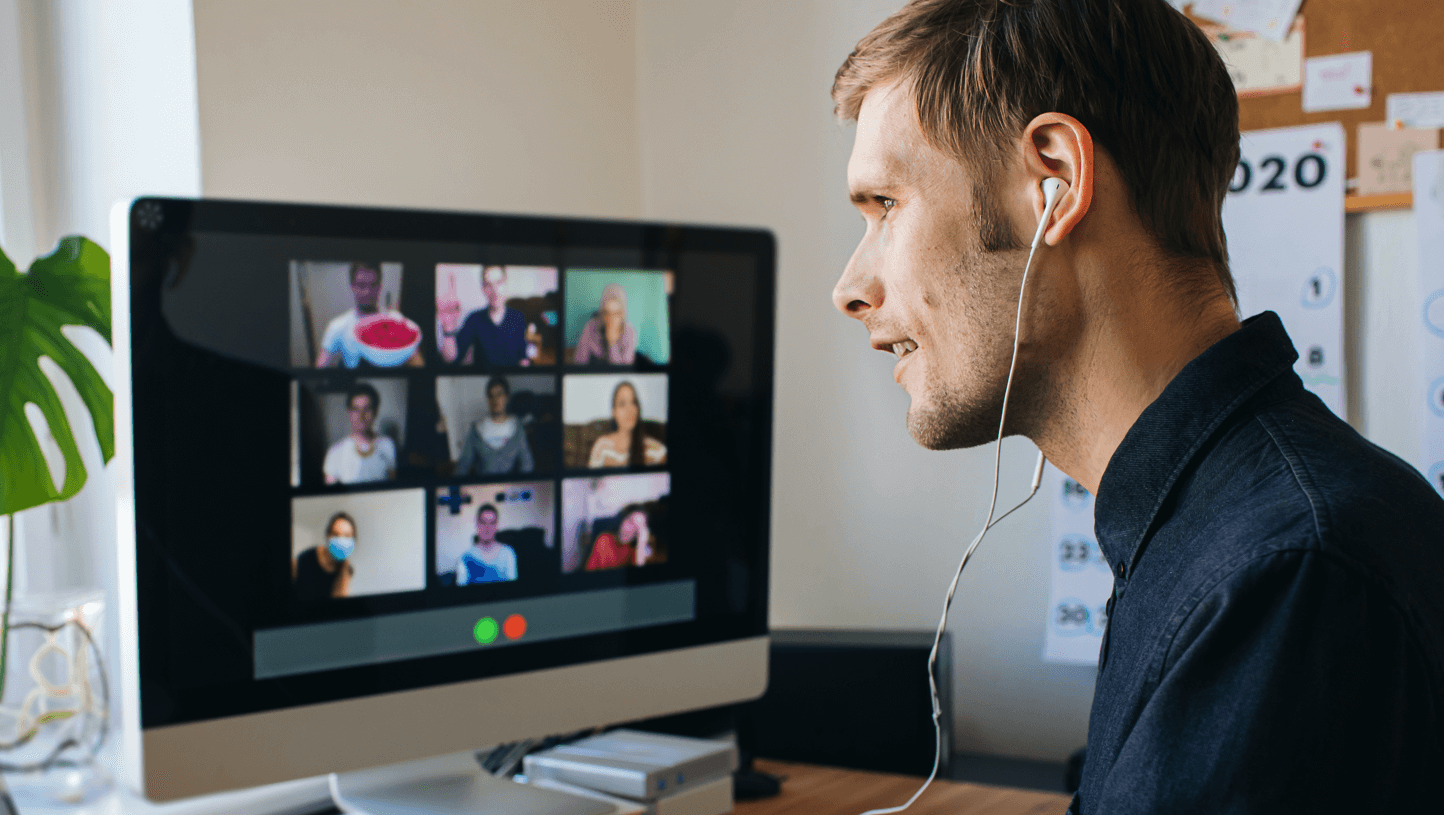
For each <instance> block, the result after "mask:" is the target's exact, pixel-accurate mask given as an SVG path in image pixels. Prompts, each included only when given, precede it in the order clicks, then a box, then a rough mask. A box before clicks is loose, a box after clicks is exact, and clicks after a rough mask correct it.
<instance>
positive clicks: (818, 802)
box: [736, 759, 1069, 815]
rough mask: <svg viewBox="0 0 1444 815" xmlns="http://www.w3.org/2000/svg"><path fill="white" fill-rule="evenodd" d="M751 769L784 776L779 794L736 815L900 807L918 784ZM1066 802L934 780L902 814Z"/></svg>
mask: <svg viewBox="0 0 1444 815" xmlns="http://www.w3.org/2000/svg"><path fill="white" fill-rule="evenodd" d="M755 766H756V768H757V769H758V770H761V771H762V772H765V773H772V774H773V775H785V776H787V780H786V781H783V782H782V794H781V795H778V796H776V797H774V798H763V799H762V800H760V801H741V802H738V804H737V809H736V815H859V813H861V812H863V811H865V810H869V809H876V808H881V807H891V806H897V805H899V804H901V803H903V802H904V801H906V800H907V799H908V798H910V797H912V794H913V793H914V792H916V791H917V788H918V785H919V784H921V783H922V779H921V778H916V777H913V776H910V775H890V774H888V773H873V772H864V771H862V770H844V769H839V768H836V767H819V766H817V765H814V764H792V763H788V762H782V761H768V760H766V759H758V760H757V762H756V763H755ZM1068 800H1069V797H1068V796H1067V795H1064V794H1062V793H1052V792H1035V791H1033V790H1019V789H1011V788H1008V787H989V786H984V785H982V784H964V783H961V782H958V781H942V780H936V781H933V784H932V786H931V787H928V791H927V792H925V793H923V797H921V798H919V799H918V801H917V803H915V804H913V805H912V807H910V808H909V809H908V810H907V812H906V813H904V815H1045V813H1046V815H1062V813H1063V812H1064V810H1066V809H1067V808H1068Z"/></svg>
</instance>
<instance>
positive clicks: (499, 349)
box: [436, 263, 560, 368]
mask: <svg viewBox="0 0 1444 815" xmlns="http://www.w3.org/2000/svg"><path fill="white" fill-rule="evenodd" d="M557 280H558V273H557V270H556V268H555V267H550V266H482V265H480V264H471V263H438V264H436V348H437V351H438V352H440V354H441V358H442V359H443V360H445V361H446V362H448V363H452V364H458V365H476V366H480V367H483V368H512V367H516V366H520V365H555V364H556V361H557V327H558V326H557V324H558V323H559V322H560V314H559V301H558V292H557Z"/></svg>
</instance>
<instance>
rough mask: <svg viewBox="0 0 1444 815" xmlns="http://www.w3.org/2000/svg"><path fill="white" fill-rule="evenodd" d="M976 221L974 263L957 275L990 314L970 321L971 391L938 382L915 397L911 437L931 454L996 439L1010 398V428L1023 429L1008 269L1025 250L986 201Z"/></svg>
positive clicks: (979, 193) (982, 197)
mask: <svg viewBox="0 0 1444 815" xmlns="http://www.w3.org/2000/svg"><path fill="white" fill-rule="evenodd" d="M974 196H975V197H974V200H975V201H983V202H986V201H988V200H990V196H989V194H988V193H987V192H986V191H985V190H983V189H979V190H975V191H974ZM976 217H977V221H976V226H977V236H976V238H975V239H974V241H973V243H972V247H971V249H972V252H971V259H970V260H971V262H970V263H960V264H959V267H958V269H957V272H956V274H957V275H958V278H959V280H963V281H972V282H973V285H971V286H969V288H971V289H972V291H970V292H968V294H967V300H968V302H972V303H985V304H988V305H987V306H985V308H986V309H989V310H988V311H982V312H979V311H974V312H972V319H969V320H968V323H969V325H968V330H967V333H968V335H969V336H971V337H972V338H973V340H972V342H971V343H970V345H971V346H972V352H973V360H972V361H973V364H972V365H971V366H969V367H970V368H971V369H972V370H970V371H968V372H967V374H966V377H965V380H964V381H965V382H967V383H968V385H967V390H966V391H964V390H962V389H960V388H958V387H955V386H954V385H952V384H950V383H947V382H943V381H940V380H934V381H933V382H930V383H928V384H927V385H926V387H927V390H926V392H925V394H924V398H923V399H922V400H916V399H915V400H914V404H913V405H912V406H911V407H909V408H908V414H907V427H908V433H909V434H910V435H911V436H912V437H913V440H914V441H916V442H917V443H918V444H920V445H922V446H923V447H925V448H927V449H929V450H958V449H963V448H968V447H978V446H980V445H984V444H987V443H989V442H991V441H994V440H995V439H997V438H998V431H999V423H1000V422H1001V421H1002V418H1003V402H1004V399H1005V394H1006V399H1007V401H1008V402H1009V403H1010V404H1011V405H1012V406H1013V410H1012V411H1011V412H1010V413H1011V419H1010V421H1009V422H1008V424H1009V426H1010V427H1009V428H1005V430H1011V429H1012V428H1016V427H1017V426H1018V421H1017V420H1018V418H1020V417H1019V414H1018V407H1017V405H1018V402H1019V400H1020V399H1023V400H1025V401H1026V399H1025V397H1024V396H1023V394H1021V393H1020V392H1019V391H1020V387H1019V383H1018V381H1017V380H1016V378H1015V380H1014V382H1013V391H1012V393H1011V394H1007V387H1008V369H1009V367H1010V366H1011V363H1012V355H1013V343H1014V336H1013V331H1014V328H1015V326H1016V322H1015V319H1016V316H1017V311H1016V310H1017V308H1018V292H1017V290H1016V289H1013V288H1012V286H1013V283H1012V282H1011V281H1012V280H1013V278H1012V277H1011V276H1010V275H1009V274H1008V271H1009V270H1010V269H1011V268H1012V266H1013V265H1014V261H1015V258H1016V256H1017V254H1018V253H1019V252H1020V251H1022V250H1024V249H1026V246H1025V245H1023V244H1022V243H1020V242H1019V241H1018V239H1017V237H1016V236H1015V235H1012V234H1011V232H1010V231H1009V229H1008V225H1007V221H1006V220H1005V219H1004V218H1003V217H1002V215H1001V214H1000V213H998V212H997V211H996V210H994V209H993V208H992V207H991V206H989V205H987V204H986V203H985V204H983V205H982V206H980V207H979V210H978V212H977V216H976ZM1003 281H1010V282H1007V283H1004V282H1003ZM930 361H931V360H930ZM919 401H921V402H922V404H921V405H919V404H918V402H919Z"/></svg>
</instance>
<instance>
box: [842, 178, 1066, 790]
mask: <svg viewBox="0 0 1444 815" xmlns="http://www.w3.org/2000/svg"><path fill="white" fill-rule="evenodd" d="M1048 181H1054V183H1055V184H1056V183H1057V182H1056V181H1055V180H1054V179H1047V181H1045V182H1044V185H1045V186H1044V189H1045V190H1046V189H1047V182H1048ZM1057 189H1058V187H1057V186H1055V187H1053V195H1050V196H1048V199H1047V203H1046V204H1045V205H1044V208H1043V217H1042V218H1040V219H1038V231H1037V232H1036V233H1034V235H1033V244H1032V246H1030V247H1029V249H1028V261H1027V262H1026V263H1025V264H1023V281H1022V283H1020V284H1019V286H1018V310H1017V314H1016V315H1015V317H1014V319H1013V358H1012V361H1010V362H1009V363H1008V381H1007V384H1006V385H1004V386H1003V410H1002V415H1001V416H999V417H998V438H997V442H996V444H995V445H994V450H993V495H992V498H990V499H989V501H988V519H987V520H986V521H984V522H983V528H982V529H981V530H979V531H978V535H977V537H975V538H973V542H972V543H970V544H968V548H967V550H966V551H964V552H963V559H962V561H961V562H960V563H958V570H957V571H956V572H954V573H953V580H952V583H950V584H949V585H948V594H947V597H946V598H944V600H943V614H942V617H941V618H940V619H939V620H938V630H937V633H935V634H934V635H933V648H932V651H930V652H929V653H928V691H929V693H930V694H931V696H932V705H933V739H934V750H933V769H932V771H931V772H929V773H928V777H927V779H926V780H925V781H923V785H922V786H921V787H918V791H917V792H915V793H913V797H911V798H909V799H908V800H907V803H904V804H902V805H900V806H895V807H886V808H884V809H869V810H867V811H866V812H863V813H862V814H861V815H893V813H897V812H902V811H903V810H905V809H907V808H908V807H910V806H912V805H913V802H914V801H916V800H917V799H918V798H920V797H922V794H923V792H925V791H926V790H927V788H928V787H929V786H930V785H931V784H932V783H933V779H934V778H936V777H937V775H938V765H939V764H940V763H941V762H942V758H943V726H942V721H941V717H942V706H941V704H940V703H939V702H938V681H937V675H936V670H937V663H938V647H939V646H940V645H941V643H942V640H943V631H944V630H945V629H946V628H947V625H948V610H949V609H950V608H952V605H953V595H954V594H956V593H957V590H958V580H959V579H960V578H961V577H962V576H963V567H965V566H967V565H968V559H969V558H971V557H972V556H973V550H975V549H977V548H978V544H979V543H982V541H983V536H984V535H986V534H988V530H989V529H992V528H993V527H994V526H997V525H998V524H1000V523H1002V522H1003V519H1004V518H1006V517H1008V516H1009V515H1012V514H1013V513H1014V512H1017V511H1018V510H1019V509H1021V508H1022V507H1023V505H1024V504H1026V503H1028V501H1030V500H1032V498H1033V496H1034V495H1037V494H1038V487H1039V485H1040V484H1042V482H1043V464H1044V463H1045V459H1044V457H1043V454H1042V453H1041V452H1040V453H1038V463H1037V465H1036V466H1035V467H1034V468H1033V482H1032V486H1031V489H1030V490H1029V491H1028V495H1027V497H1025V498H1024V499H1023V500H1021V501H1019V502H1018V503H1017V504H1016V505H1014V506H1013V508H1012V509H1010V510H1008V511H1007V512H1004V513H1003V514H1002V515H1000V516H999V517H998V519H997V520H993V512H994V510H996V509H997V507H998V472H999V470H1000V469H1001V466H1002V460H1003V427H1004V425H1005V424H1006V423H1007V421H1008V396H1009V395H1010V394H1011V393H1012V390H1013V372H1014V370H1015V369H1016V368H1017V365H1018V341H1019V334H1020V332H1021V331H1022V328H1023V295H1024V294H1025V293H1026V292H1027V291H1028V272H1029V271H1030V270H1031V269H1032V268H1033V255H1034V254H1035V253H1036V252H1037V251H1038V244H1039V243H1041V242H1042V239H1043V230H1044V229H1046V228H1047V226H1048V217H1049V216H1050V215H1052V214H1053V206H1054V205H1055V204H1056V203H1057V202H1058V198H1057Z"/></svg>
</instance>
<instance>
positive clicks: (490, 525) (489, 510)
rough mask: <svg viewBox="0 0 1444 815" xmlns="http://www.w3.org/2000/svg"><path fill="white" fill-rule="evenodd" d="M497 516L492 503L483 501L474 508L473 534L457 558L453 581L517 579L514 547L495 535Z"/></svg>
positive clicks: (479, 581) (460, 583)
mask: <svg viewBox="0 0 1444 815" xmlns="http://www.w3.org/2000/svg"><path fill="white" fill-rule="evenodd" d="M499 517H500V516H499V515H498V513H497V511H496V506H495V505H493V504H482V505H481V508H480V509H478V510H477V511H476V537H475V538H474V539H473V541H474V542H473V543H472V545H471V548H470V549H467V550H466V551H465V552H462V553H461V557H460V558H459V559H458V560H457V562H456V585H458V586H466V585H469V584H472V583H499V582H502V581H507V580H515V579H516V577H517V574H516V551H515V550H513V549H512V548H511V547H510V546H507V545H506V544H504V543H499V542H497V539H496V528H497V524H498V519H499Z"/></svg>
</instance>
